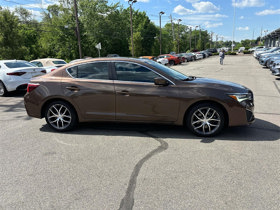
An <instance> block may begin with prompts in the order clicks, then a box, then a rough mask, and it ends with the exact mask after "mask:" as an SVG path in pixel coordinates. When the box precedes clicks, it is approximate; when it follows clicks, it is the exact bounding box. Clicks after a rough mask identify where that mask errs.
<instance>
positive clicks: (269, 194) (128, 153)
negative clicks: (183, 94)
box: [0, 55, 280, 210]
mask: <svg viewBox="0 0 280 210" xmlns="http://www.w3.org/2000/svg"><path fill="white" fill-rule="evenodd" d="M174 69H177V70H179V71H181V72H183V73H185V74H187V75H193V76H203V77H210V78H216V79H223V80H227V81H232V82H236V83H240V84H242V85H245V86H246V87H248V88H250V89H252V90H253V92H254V95H255V117H256V122H255V123H254V124H253V125H251V126H245V127H233V128H228V129H226V130H225V131H224V132H223V133H222V134H221V135H219V136H217V137H214V138H203V139H202V138H199V137H196V136H193V135H192V134H191V133H190V132H188V131H186V130H185V129H184V128H183V127H176V126H164V125H139V124H114V123H87V124H82V125H80V126H79V128H78V129H76V130H74V131H72V132H66V133H56V132H53V131H52V130H50V129H49V127H48V126H47V125H46V123H45V121H44V119H33V118H29V117H28V116H27V115H26V112H25V108H24V105H23V93H14V94H11V95H10V96H8V97H5V98H0V127H1V130H0V139H1V140H0V144H1V147H0V148H1V151H0V156H1V158H0V165H1V167H0V170H1V171H0V209H98V210H99V209H262V210H263V209H279V208H280V202H279V201H280V187H279V186H280V80H277V79H276V78H275V77H274V76H272V75H271V74H270V72H269V70H267V69H264V68H262V67H261V66H260V65H259V64H258V62H257V61H256V60H255V59H254V58H253V57H252V56H250V55H244V56H243V55H242V56H241V55H240V56H226V58H225V60H224V65H220V64H219V60H218V57H210V58H208V59H204V60H200V61H196V62H190V63H185V64H182V65H178V66H174Z"/></svg>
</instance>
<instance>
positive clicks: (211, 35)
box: [210, 31, 214, 48]
mask: <svg viewBox="0 0 280 210" xmlns="http://www.w3.org/2000/svg"><path fill="white" fill-rule="evenodd" d="M213 34H214V32H212V31H211V34H210V37H211V40H210V48H211V45H212V41H213Z"/></svg>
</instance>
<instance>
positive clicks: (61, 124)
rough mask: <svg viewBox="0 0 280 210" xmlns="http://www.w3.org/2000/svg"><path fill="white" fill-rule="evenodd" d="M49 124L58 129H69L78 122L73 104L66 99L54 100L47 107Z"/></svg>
mask: <svg viewBox="0 0 280 210" xmlns="http://www.w3.org/2000/svg"><path fill="white" fill-rule="evenodd" d="M45 119H46V121H47V123H48V125H49V126H50V127H51V128H52V129H54V130H57V131H61V132H63V131H68V130H71V129H73V128H74V127H75V126H76V124H77V114H76V112H75V110H74V109H73V107H72V106H70V105H69V104H68V103H66V102H64V101H54V102H52V103H50V104H48V105H47V107H46V109H45Z"/></svg>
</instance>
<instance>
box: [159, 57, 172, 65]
mask: <svg viewBox="0 0 280 210" xmlns="http://www.w3.org/2000/svg"><path fill="white" fill-rule="evenodd" d="M157 62H158V63H160V64H162V65H167V64H168V63H169V61H168V59H167V58H158V59H157Z"/></svg>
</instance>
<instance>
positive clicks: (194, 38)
mask: <svg viewBox="0 0 280 210" xmlns="http://www.w3.org/2000/svg"><path fill="white" fill-rule="evenodd" d="M197 27H198V26H195V27H194V46H195V49H196V28H197Z"/></svg>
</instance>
